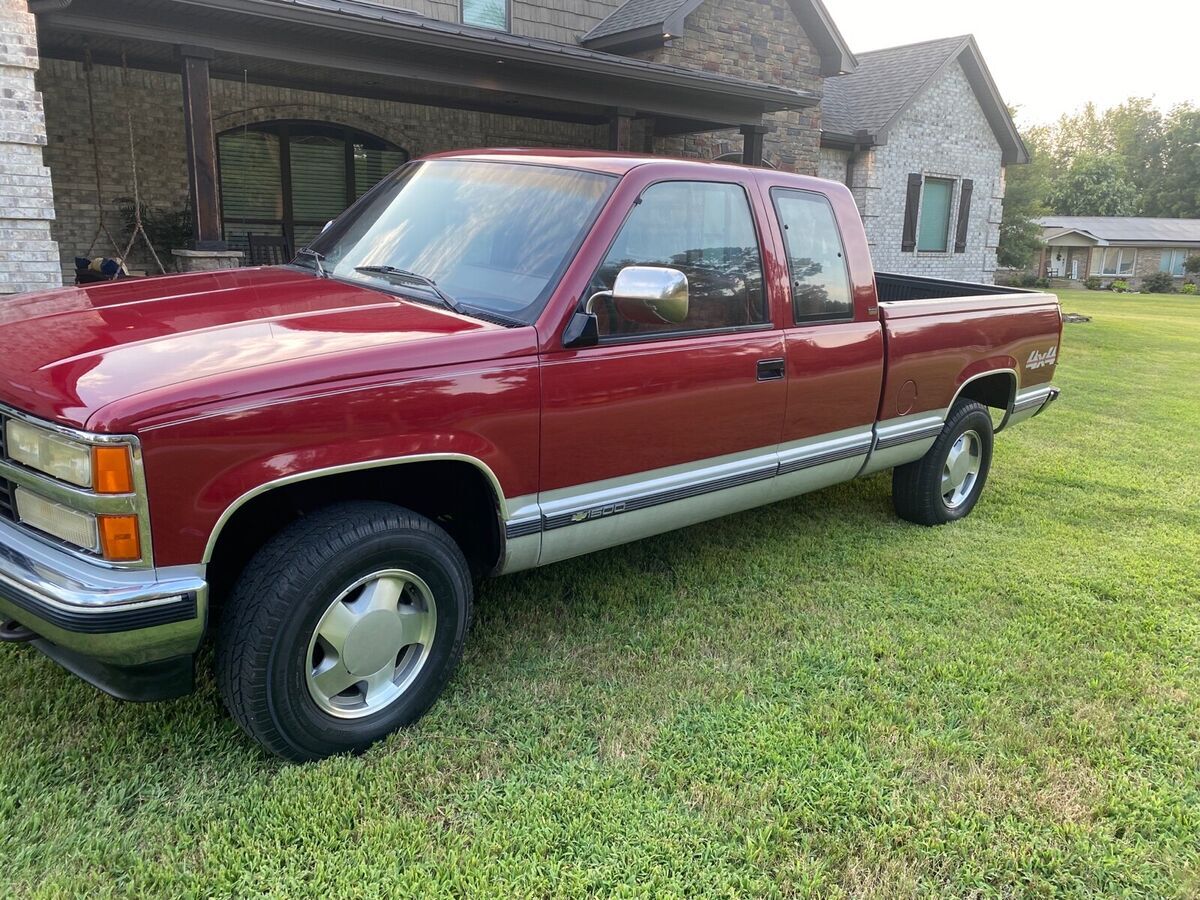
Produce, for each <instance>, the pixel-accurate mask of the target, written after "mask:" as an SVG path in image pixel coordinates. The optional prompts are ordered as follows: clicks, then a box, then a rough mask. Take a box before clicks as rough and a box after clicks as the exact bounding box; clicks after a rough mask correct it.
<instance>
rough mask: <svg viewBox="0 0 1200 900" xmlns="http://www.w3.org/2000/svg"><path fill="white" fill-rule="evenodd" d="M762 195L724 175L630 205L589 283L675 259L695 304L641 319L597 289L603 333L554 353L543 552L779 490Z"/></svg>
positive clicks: (608, 282)
mask: <svg viewBox="0 0 1200 900" xmlns="http://www.w3.org/2000/svg"><path fill="white" fill-rule="evenodd" d="M757 202H758V200H757V198H754V199H752V198H751V196H750V195H749V194H747V192H746V190H745V189H744V188H743V187H742V186H741V185H740V184H738V183H736V182H734V181H727V182H726V181H720V180H715V179H714V180H712V181H663V182H658V183H655V184H651V185H649V186H648V187H646V188H645V190H644V191H643V192H642V193H641V195H640V196H639V198H638V200H637V201H636V203H635V204H634V206H633V208H632V210H631V211H630V213H629V215H628V217H627V218H626V220H625V223H624V224H623V225H622V227H621V228H620V230H619V232H618V234H617V236H616V238H615V240H614V241H613V243H612V245H611V246H610V247H609V249H608V252H607V254H606V255H605V257H604V259H603V261H602V263H601V264H600V266H599V268H598V269H597V270H596V272H595V275H594V276H593V278H592V283H591V285H590V287H589V294H590V293H595V292H599V291H606V290H611V289H612V287H613V283H614V281H615V279H616V275H617V273H618V272H619V271H620V270H621V269H622V268H624V267H626V266H631V265H650V266H666V267H670V268H674V269H677V270H679V271H682V272H683V273H684V274H685V275H687V278H688V282H689V309H688V315H687V318H686V320H685V321H684V322H682V323H681V324H670V323H666V322H663V323H659V324H646V323H642V322H637V321H633V320H631V319H628V318H625V317H623V316H622V315H621V313H620V311H619V310H618V309H617V307H616V304H615V303H612V302H608V301H606V300H603V299H602V300H600V301H598V303H597V305H596V312H597V315H598V318H599V326H600V327H599V332H600V338H599V342H598V344H597V345H595V346H591V347H583V348H579V349H566V350H559V351H555V352H552V353H549V354H547V355H545V356H544V357H543V359H542V390H543V415H542V455H541V492H540V495H539V502H540V505H541V509H542V514H543V528H544V531H543V535H542V553H541V560H540V561H541V563H548V562H553V561H555V560H560V559H566V558H568V557H571V556H575V555H578V554H581V553H587V552H590V551H592V550H597V549H600V548H603V547H608V546H613V545H615V544H620V543H623V542H625V541H631V540H636V539H638V538H641V537H645V536H647V535H651V534H656V533H659V532H663V531H669V530H671V529H673V528H678V527H681V526H684V525H689V524H692V523H694V522H699V521H702V520H704V519H709V518H713V517H715V516H720V515H724V514H726V513H729V512H734V511H736V510H740V509H746V508H749V507H752V506H756V505H758V504H761V503H765V502H767V501H768V500H769V498H770V496H771V480H772V479H773V478H774V474H775V469H776V449H777V445H778V443H779V439H780V433H781V429H782V426H783V419H784V410H785V404H786V400H787V380H786V373H785V370H784V364H783V359H784V356H785V351H784V341H783V334H782V332H781V331H780V330H778V329H777V328H776V327H775V325H774V323H773V322H772V315H771V305H770V303H769V302H768V296H767V293H768V292H767V288H766V285H765V283H764V278H763V258H762V251H761V249H760V241H759V234H758V231H757V228H756V224H755V223H756V219H757V220H758V221H761V218H760V217H756V216H755V214H754V211H755V208H756V207H755V206H754V205H752V204H756V203H757ZM582 299H584V298H581V300H582Z"/></svg>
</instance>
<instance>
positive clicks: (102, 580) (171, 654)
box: [0, 522, 208, 699]
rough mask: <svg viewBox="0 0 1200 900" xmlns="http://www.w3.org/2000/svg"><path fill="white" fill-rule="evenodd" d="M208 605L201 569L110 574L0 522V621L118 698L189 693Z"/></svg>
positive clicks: (149, 697)
mask: <svg viewBox="0 0 1200 900" xmlns="http://www.w3.org/2000/svg"><path fill="white" fill-rule="evenodd" d="M207 601H208V585H207V584H206V583H205V581H204V578H203V577H202V575H201V574H200V570H199V569H193V568H191V567H176V568H170V569H157V570H156V569H145V570H118V569H109V568H106V567H103V566H98V565H93V564H91V563H88V562H86V561H83V560H80V559H79V558H78V557H76V556H74V555H71V554H68V553H65V552H63V551H61V550H57V549H55V548H54V547H52V546H50V545H48V544H45V543H43V542H42V541H40V540H38V539H37V538H34V537H32V536H31V535H28V534H26V533H25V532H24V531H23V530H22V529H20V528H18V527H16V526H14V525H11V524H9V523H7V522H0V618H3V619H5V620H14V621H16V622H18V623H19V624H21V625H22V626H24V627H25V628H26V629H28V630H29V631H32V632H33V633H34V634H36V635H37V638H38V639H37V640H35V641H34V645H35V646H37V647H38V648H39V649H41V650H42V651H43V652H44V653H45V654H46V655H47V656H49V657H51V658H52V659H54V660H56V661H57V662H59V663H60V664H62V665H63V666H65V667H66V668H67V669H69V670H71V671H72V672H74V673H75V674H77V675H79V676H80V677H82V678H84V679H85V680H87V681H89V682H91V683H92V684H95V685H96V686H97V687H100V688H101V689H102V690H105V691H108V692H109V693H111V694H113V695H114V696H118V697H122V698H125V699H160V698H164V697H169V696H178V695H179V694H181V693H186V692H187V691H188V690H190V689H191V666H192V662H191V661H192V655H193V654H194V653H195V651H196V648H197V647H198V646H199V644H200V639H201V637H202V636H203V634H204V627H205V618H206V615H207ZM185 670H186V672H185ZM185 675H186V677H185Z"/></svg>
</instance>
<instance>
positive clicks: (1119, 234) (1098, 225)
mask: <svg viewBox="0 0 1200 900" xmlns="http://www.w3.org/2000/svg"><path fill="white" fill-rule="evenodd" d="M1037 221H1038V224H1039V225H1041V226H1042V228H1044V229H1045V230H1046V233H1045V237H1046V239H1047V240H1052V239H1053V238H1056V237H1062V236H1063V235H1066V234H1070V233H1071V232H1076V233H1078V234H1080V235H1082V236H1083V237H1087V238H1091V239H1092V240H1094V241H1096V242H1097V243H1099V244H1156V245H1158V244H1162V245H1168V244H1200V219H1155V218H1148V217H1145V216H1046V217H1045V218H1042V219H1038V220H1037Z"/></svg>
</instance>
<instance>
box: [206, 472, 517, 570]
mask: <svg viewBox="0 0 1200 900" xmlns="http://www.w3.org/2000/svg"><path fill="white" fill-rule="evenodd" d="M422 462H462V463H467V464H469V465H471V466H473V467H474V468H476V469H478V470H479V472H480V473H482V474H483V476H484V478H486V479H487V482H488V484H489V485H490V486H491V489H492V495H493V499H494V500H495V503H496V511H497V515H498V516H499V525H500V541H501V558H503V543H504V540H505V536H504V525H505V522H506V521H507V520H508V503H507V501H506V499H505V496H504V490H503V488H501V487H500V479H499V478H497V477H496V473H495V472H494V471H492V469H491V467H490V466H488V464H487V463H485V462H484V461H483V460H481V459H479V458H478V457H475V456H470V455H468V454H465V453H418V454H411V455H408V456H395V457H386V458H384V459H371V460H365V461H361V462H354V463H343V464H341V465H336V466H325V467H323V468H319V469H307V470H305V471H303V472H293V473H292V474H290V475H284V476H282V477H280V478H273V479H271V480H270V481H264V482H263V483H262V484H260V485H258V486H256V487H253V488H251V489H250V490H248V491H246V492H245V493H244V494H242V495H240V496H239V497H238V498H237V499H235V500H234V501H233V502H232V503H230V504H229V505H228V506H227V507H225V510H224V511H223V512H222V513H221V515H220V516H219V517H218V518H217V521H216V523H215V524H214V525H213V527H212V531H210V532H209V535H208V541H207V542H206V543H205V545H204V557H203V559H202V560H201V562H202V563H203V564H204V565H208V564H209V563H210V562H212V558H213V552H214V551H215V550H216V547H217V542H218V540H220V537H221V533H222V532H223V531H224V530H225V526H226V525H228V524H229V521H230V520H231V519H232V518H233V517H234V515H235V514H236V513H237V512H238V510H240V509H241V508H242V507H244V506H245V505H246V504H247V503H249V502H250V501H251V500H254V499H256V498H258V497H261V496H262V495H263V494H266V493H269V492H270V491H273V490H275V489H276V488H282V487H287V486H288V485H292V484H298V483H300V482H302V481H315V480H316V479H319V478H326V477H330V476H334V475H345V474H346V473H348V472H361V471H365V470H368V469H383V468H389V467H392V466H402V465H410V464H412V463H422Z"/></svg>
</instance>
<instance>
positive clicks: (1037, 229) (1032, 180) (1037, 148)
mask: <svg viewBox="0 0 1200 900" xmlns="http://www.w3.org/2000/svg"><path fill="white" fill-rule="evenodd" d="M1025 145H1026V147H1027V148H1028V150H1029V163H1028V164H1026V165H1023V166H1009V167H1008V169H1006V170H1005V185H1004V214H1003V218H1002V220H1001V222H1000V246H999V248H998V249H997V251H996V260H997V262H998V263H999V265H1000V266H1001V267H1003V268H1010V269H1027V268H1029V266H1030V265H1031V264H1032V263H1033V261H1034V259H1035V258H1036V256H1037V253H1038V251H1039V250H1040V249H1041V248H1042V227H1041V226H1040V225H1038V223H1037V221H1036V220H1037V219H1038V218H1039V217H1040V216H1044V215H1046V214H1047V213H1048V212H1049V211H1050V210H1049V208H1048V207H1047V206H1046V204H1045V199H1044V198H1045V197H1046V194H1047V192H1048V191H1049V186H1050V171H1051V168H1052V164H1053V160H1052V159H1051V157H1050V154H1049V152H1048V151H1047V150H1046V148H1045V147H1044V146H1043V145H1042V144H1041V143H1040V142H1039V141H1038V140H1037V138H1036V137H1027V138H1026V141H1025Z"/></svg>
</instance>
